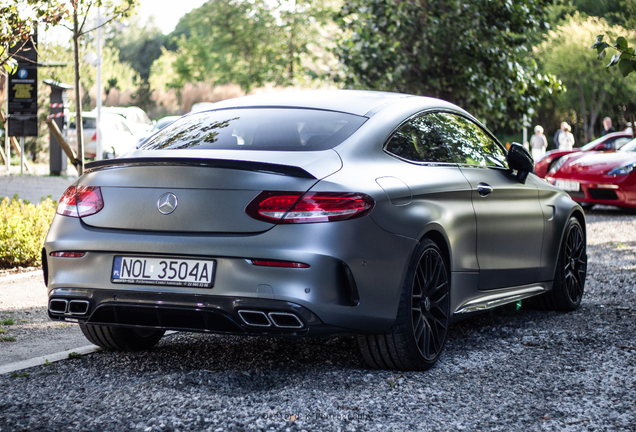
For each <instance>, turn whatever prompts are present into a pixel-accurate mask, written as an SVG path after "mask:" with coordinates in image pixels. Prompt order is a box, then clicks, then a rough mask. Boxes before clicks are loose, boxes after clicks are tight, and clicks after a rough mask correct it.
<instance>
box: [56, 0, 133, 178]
mask: <svg viewBox="0 0 636 432" xmlns="http://www.w3.org/2000/svg"><path fill="white" fill-rule="evenodd" d="M135 4H136V0H121V1H120V2H118V3H115V2H113V1H112V0H107V1H104V0H71V2H70V10H68V11H67V12H68V14H67V15H68V16H69V17H70V23H68V22H66V23H62V25H63V26H64V27H66V28H68V29H69V30H70V31H71V32H72V40H73V63H74V70H75V80H74V82H75V101H76V103H75V118H76V119H77V121H76V124H77V143H78V152H77V153H78V155H77V158H78V159H79V161H80V166H79V167H78V172H79V174H80V175H81V174H83V172H84V137H83V135H84V134H83V131H82V121H81V119H82V104H81V102H80V101H81V93H80V78H81V73H80V62H79V45H80V38H81V37H82V36H84V35H85V34H87V33H89V32H91V31H93V30H95V27H90V26H87V21H88V18H89V13H90V12H91V9H94V8H97V7H105V11H104V12H105V13H104V15H105V16H107V17H108V18H107V20H106V21H105V22H104V23H102V24H100V25H101V26H104V25H106V24H108V23H110V22H112V21H114V20H116V19H119V18H122V17H126V16H129V15H130V14H131V13H132V12H133V11H134V7H135Z"/></svg>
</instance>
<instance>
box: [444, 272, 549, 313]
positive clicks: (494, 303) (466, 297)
mask: <svg viewBox="0 0 636 432" xmlns="http://www.w3.org/2000/svg"><path fill="white" fill-rule="evenodd" d="M477 275H478V273H459V272H458V273H452V274H451V281H452V282H451V284H452V289H451V300H452V303H453V304H452V310H453V314H454V315H459V314H468V313H473V312H480V311H485V310H488V309H493V308H496V307H499V306H503V305H505V304H508V303H515V302H518V301H519V300H523V299H526V298H529V297H533V296H536V295H539V294H542V293H544V292H547V291H550V290H551V289H552V283H553V282H552V281H550V282H538V283H533V284H527V285H519V286H513V287H507V288H499V289H495V290H488V291H480V290H477V289H476V287H477V283H476V282H477Z"/></svg>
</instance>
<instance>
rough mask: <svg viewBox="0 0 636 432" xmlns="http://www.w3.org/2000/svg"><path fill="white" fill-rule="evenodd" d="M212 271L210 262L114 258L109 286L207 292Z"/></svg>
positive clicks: (214, 264) (212, 279) (212, 267)
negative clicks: (178, 288)
mask: <svg viewBox="0 0 636 432" xmlns="http://www.w3.org/2000/svg"><path fill="white" fill-rule="evenodd" d="M215 270H216V262H215V261H214V260H194V259H179V258H145V257H133V256H116V257H115V258H114V259H113V270H112V272H111V282H113V283H128V284H142V285H167V286H182V287H196V288H211V287H212V286H213V285H214V271H215Z"/></svg>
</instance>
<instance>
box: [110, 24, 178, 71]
mask: <svg viewBox="0 0 636 432" xmlns="http://www.w3.org/2000/svg"><path fill="white" fill-rule="evenodd" d="M113 27H117V26H113ZM165 39H166V36H164V35H163V33H161V30H159V28H157V27H156V26H155V25H154V24H152V22H151V23H149V24H145V25H141V24H140V23H139V20H138V19H135V18H134V17H133V18H132V19H130V20H129V23H128V25H127V26H125V27H123V28H121V29H117V28H115V29H114V31H113V34H112V36H110V37H108V38H107V41H106V44H107V45H108V46H111V47H113V48H116V49H117V51H119V60H120V61H122V62H126V63H128V64H130V66H131V67H132V68H133V69H134V70H135V71H137V73H138V74H139V77H140V78H141V79H142V80H144V81H148V78H149V77H150V67H151V66H152V63H153V62H154V61H155V60H156V59H158V58H159V57H160V56H161V48H162V47H163V46H164V42H165Z"/></svg>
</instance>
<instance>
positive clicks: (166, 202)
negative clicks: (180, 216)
mask: <svg viewBox="0 0 636 432" xmlns="http://www.w3.org/2000/svg"><path fill="white" fill-rule="evenodd" d="M178 204H179V202H178V201H177V196H176V195H175V194H173V193H172V192H166V193H165V194H163V195H161V196H160V197H159V201H157V208H158V209H159V213H161V214H165V215H169V214H170V213H172V212H173V211H175V210H176V209H177V205H178Z"/></svg>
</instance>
